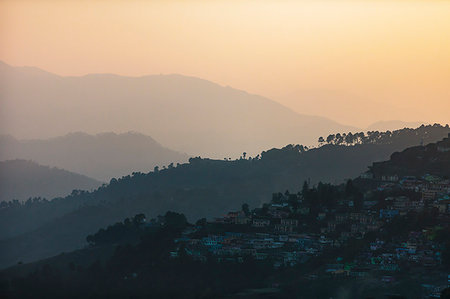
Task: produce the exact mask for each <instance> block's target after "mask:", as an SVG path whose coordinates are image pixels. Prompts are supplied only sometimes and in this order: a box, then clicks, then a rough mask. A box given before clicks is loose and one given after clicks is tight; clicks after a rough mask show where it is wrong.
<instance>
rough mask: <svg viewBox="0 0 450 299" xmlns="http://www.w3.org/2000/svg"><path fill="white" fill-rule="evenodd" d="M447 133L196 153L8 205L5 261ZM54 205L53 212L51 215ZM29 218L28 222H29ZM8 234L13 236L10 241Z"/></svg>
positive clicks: (331, 173)
mask: <svg viewBox="0 0 450 299" xmlns="http://www.w3.org/2000/svg"><path fill="white" fill-rule="evenodd" d="M449 132H450V128H448V127H441V126H437V125H436V126H422V127H420V128H418V129H404V130H400V131H396V132H393V133H392V134H387V133H386V134H381V135H379V137H380V136H381V137H380V138H379V139H374V138H366V139H363V140H366V141H365V142H366V143H363V144H356V145H352V146H345V145H336V144H328V145H325V146H322V147H320V148H317V149H312V150H308V151H304V149H303V148H302V147H301V146H292V145H291V146H286V147H285V148H283V149H272V150H269V151H266V152H263V153H262V155H261V157H260V158H259V159H241V160H234V161H224V160H211V159H201V158H193V159H190V163H187V164H182V165H180V166H178V167H173V168H172V167H170V168H168V169H165V170H160V171H158V172H150V173H148V174H144V173H134V174H133V175H132V176H126V177H123V178H121V179H118V180H117V179H113V180H111V182H110V184H109V185H108V186H105V187H101V188H99V189H98V190H97V191H95V192H92V193H79V194H73V195H71V196H69V197H67V198H65V199H61V200H58V201H55V202H53V201H52V202H50V203H36V204H35V205H32V206H30V207H13V208H10V209H8V208H7V209H3V210H0V229H1V228H2V227H5V226H7V225H9V227H17V226H21V230H20V232H18V231H16V232H11V231H9V232H4V231H3V230H0V239H4V240H3V241H1V242H0V257H2V258H1V259H0V266H7V265H11V264H14V263H17V262H18V261H19V260H23V261H24V262H26V261H30V260H35V259H39V258H42V257H48V256H51V255H52V254H57V253H59V252H61V251H68V250H72V249H74V248H80V247H81V246H83V244H85V237H86V235H88V234H90V233H92V232H95V231H97V230H98V229H99V228H100V227H102V226H105V225H107V224H108V223H114V222H116V221H119V220H122V219H124V218H125V217H130V216H133V215H135V214H138V213H145V214H146V215H147V216H150V217H154V216H156V215H158V214H161V213H164V212H165V211H167V210H172V211H177V212H182V213H185V214H186V215H187V216H188V217H189V218H190V219H198V218H200V217H205V216H207V217H214V216H219V215H221V214H223V213H224V212H226V211H229V210H235V209H238V208H240V206H241V204H242V203H244V202H245V203H248V204H249V205H250V206H251V207H257V206H260V205H261V203H262V202H265V201H267V200H268V198H270V196H271V194H272V193H273V192H278V191H282V192H284V191H285V190H286V189H288V190H291V191H292V190H299V189H300V188H301V186H302V183H303V182H304V180H307V179H311V182H312V183H316V182H318V181H323V182H332V183H334V182H342V181H343V180H344V179H346V178H352V177H356V176H358V175H359V174H360V173H361V172H363V171H365V170H366V169H367V166H369V165H371V164H372V162H374V161H383V160H386V159H389V156H390V155H391V154H392V153H393V152H396V151H400V150H403V149H405V148H407V147H409V146H415V145H418V144H420V142H421V141H422V140H424V142H427V143H429V142H435V141H437V140H441V139H442V138H443V137H445V136H447V134H448V133H449ZM377 136H378V135H377ZM69 205H70V207H68V206H69ZM74 206H75V207H79V208H75V209H74V208H73V207H74ZM32 211H35V212H32ZM42 211H47V212H46V213H45V215H46V217H45V218H42V217H31V218H32V219H30V217H29V215H41V214H42V213H43V212H42ZM54 211H58V212H54ZM50 212H53V214H52V215H53V216H52V218H49V217H48V216H47V215H48V214H49V213H50ZM23 219H26V220H27V221H28V226H27V228H25V227H24V226H23V222H24V221H23ZM31 221H33V222H31ZM6 233H8V234H7V235H8V236H9V237H10V238H9V239H7V240H6V239H5V235H6ZM31 247H32V248H34V250H33V252H31V253H30V251H29V250H27V248H31Z"/></svg>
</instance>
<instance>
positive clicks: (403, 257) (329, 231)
mask: <svg viewBox="0 0 450 299" xmlns="http://www.w3.org/2000/svg"><path fill="white" fill-rule="evenodd" d="M379 188H381V189H379V190H384V189H388V188H397V189H401V190H405V192H404V195H396V196H388V197H385V198H384V200H382V203H380V200H375V199H374V198H373V196H370V193H371V192H368V193H367V194H366V195H365V196H364V200H363V202H362V207H360V208H358V209H356V208H355V207H354V206H355V203H354V202H353V201H352V200H340V201H339V202H338V205H337V207H336V208H334V209H329V208H326V207H322V208H320V209H319V210H317V209H315V210H314V212H313V211H312V209H311V207H310V206H308V205H306V204H304V203H303V201H302V198H301V196H299V197H298V201H297V203H296V204H295V207H293V205H292V201H289V200H288V198H287V197H284V199H283V198H282V200H281V201H277V202H271V203H270V204H268V205H265V207H264V208H263V209H262V208H257V209H254V210H252V211H248V210H247V211H244V209H243V210H242V211H233V212H229V213H228V214H227V215H225V216H224V217H220V218H216V219H214V220H213V221H211V222H209V223H208V225H210V226H212V227H216V228H217V227H221V229H217V230H216V231H214V229H213V230H211V229H209V230H207V231H206V232H205V231H204V230H202V227H200V226H196V227H190V228H188V229H186V231H185V232H184V233H183V235H182V237H180V238H178V239H176V240H175V241H176V244H177V248H176V249H174V251H173V252H171V255H172V257H174V258H176V257H178V256H179V255H180V248H181V249H182V250H184V251H185V253H186V254H187V255H189V256H191V257H192V258H193V259H195V260H199V261H206V260H207V259H209V258H214V259H216V260H217V261H219V262H221V261H231V262H243V261H244V260H245V259H246V258H249V257H251V258H252V259H254V260H257V261H265V262H268V263H270V264H272V265H273V267H275V268H279V267H286V266H295V265H298V264H303V263H305V262H307V261H308V260H310V259H311V258H314V257H320V256H321V255H322V254H323V253H324V251H326V250H327V249H330V250H334V251H335V252H339V250H345V246H348V241H349V240H350V239H363V238H364V236H365V235H366V234H368V233H370V232H379V231H380V230H382V229H383V227H384V226H385V225H386V224H388V223H390V222H391V221H393V219H395V218H396V217H401V216H403V215H406V214H407V213H410V212H414V211H415V212H420V211H424V209H433V210H434V211H435V213H437V217H439V218H440V223H442V225H443V226H449V225H450V209H449V204H450V200H449V195H450V181H449V180H444V179H442V178H438V177H434V176H425V177H423V178H414V177H405V178H402V179H399V180H398V181H396V182H389V185H386V184H382V185H381V187H379ZM375 191H376V190H375ZM406 191H408V192H406ZM411 191H412V192H413V194H415V196H414V197H413V198H410V197H408V196H407V194H411ZM397 193H398V192H397ZM400 193H401V192H400ZM312 213H314V214H312ZM306 217H309V219H310V220H309V223H308V224H306V223H305V221H303V220H304V219H306ZM311 219H313V221H312V222H311ZM311 223H313V224H311ZM433 231H434V228H429V229H427V230H423V231H418V232H410V233H409V235H408V237H406V238H404V239H395V240H391V241H389V242H386V241H382V240H376V241H374V242H371V243H370V244H368V245H367V246H366V248H365V249H364V250H362V251H361V252H360V253H359V255H358V257H357V258H356V259H355V260H353V261H351V262H348V261H347V262H346V263H344V262H343V261H342V258H341V259H340V260H339V258H338V259H337V261H336V262H335V263H333V264H328V265H323V267H321V270H320V271H319V272H317V273H315V274H314V275H313V276H314V277H320V275H328V276H345V277H351V278H364V277H367V276H371V277H373V276H374V275H375V276H376V277H378V279H379V280H380V281H381V282H383V283H392V282H393V281H395V276H396V273H399V271H401V269H402V268H404V267H405V265H407V267H425V268H428V269H434V268H436V267H439V266H440V265H441V264H442V250H443V248H442V246H441V245H439V244H438V243H436V242H434V241H433V238H432V235H433ZM327 252H329V250H328V251H327ZM440 274H441V275H444V276H445V278H446V277H447V276H446V275H448V273H440ZM438 287H441V286H438Z"/></svg>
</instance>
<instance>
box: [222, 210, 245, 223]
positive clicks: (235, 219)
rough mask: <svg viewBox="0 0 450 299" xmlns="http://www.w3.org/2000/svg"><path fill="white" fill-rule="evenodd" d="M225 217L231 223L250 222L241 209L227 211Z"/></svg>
mask: <svg viewBox="0 0 450 299" xmlns="http://www.w3.org/2000/svg"><path fill="white" fill-rule="evenodd" d="M225 219H226V220H227V222H229V223H232V224H248V223H249V222H250V218H249V217H247V216H246V215H245V213H244V212H243V211H238V212H229V213H228V214H227V215H226V216H225Z"/></svg>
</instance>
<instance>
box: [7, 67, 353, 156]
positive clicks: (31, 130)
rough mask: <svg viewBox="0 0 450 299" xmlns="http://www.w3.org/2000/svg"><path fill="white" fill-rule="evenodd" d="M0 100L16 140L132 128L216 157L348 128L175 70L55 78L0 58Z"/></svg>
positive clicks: (184, 149)
mask: <svg viewBox="0 0 450 299" xmlns="http://www.w3.org/2000/svg"><path fill="white" fill-rule="evenodd" d="M24 87H25V88H24ZM0 105H1V107H3V109H2V111H1V112H0V119H1V122H2V123H1V124H0V128H1V129H2V131H1V132H0V133H4V134H11V135H13V136H17V137H20V138H42V137H50V136H59V135H63V134H66V133H67V132H73V131H84V132H93V133H97V132H105V131H106V132H108V131H114V132H124V131H139V132H142V133H144V134H146V135H150V136H152V137H154V138H155V139H156V140H158V141H159V142H161V143H162V144H164V145H166V146H168V147H169V148H172V149H175V150H178V151H182V152H186V153H188V154H191V155H202V156H208V157H212V158H219V159H222V158H224V157H239V155H241V154H242V153H243V152H244V151H245V152H247V153H249V154H250V155H254V154H257V153H259V152H261V151H262V150H264V149H267V148H272V147H280V146H284V145H286V144H288V143H302V144H312V143H315V142H316V138H317V136H319V135H325V134H328V133H331V132H333V131H349V130H352V129H353V128H352V127H348V126H343V125H340V124H338V123H336V122H334V121H331V120H329V119H326V118H322V117H316V116H308V115H299V114H297V113H295V112H293V111H292V110H290V109H288V108H286V107H284V106H282V105H280V104H278V103H276V102H273V101H271V100H269V99H267V98H264V97H261V96H257V95H251V94H248V93H246V92H244V91H240V90H236V89H233V88H230V87H223V86H220V85H217V84H215V83H212V82H209V81H206V80H202V79H198V78H193V77H186V76H181V75H152V76H144V77H121V76H116V75H108V74H101V75H100V74H98V75H87V76H83V77H61V76H57V75H54V74H50V73H47V72H44V71H42V70H39V69H36V68H15V67H11V66H8V65H6V64H4V63H0ZM42 107H51V109H42ZM55 124H57V125H55ZM43 132H45V134H47V135H46V136H44V135H43V134H44V133H43Z"/></svg>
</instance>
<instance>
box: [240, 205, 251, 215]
mask: <svg viewBox="0 0 450 299" xmlns="http://www.w3.org/2000/svg"><path fill="white" fill-rule="evenodd" d="M242 211H243V212H244V213H245V216H248V215H250V209H249V206H248V204H246V203H244V204H243V205H242Z"/></svg>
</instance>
